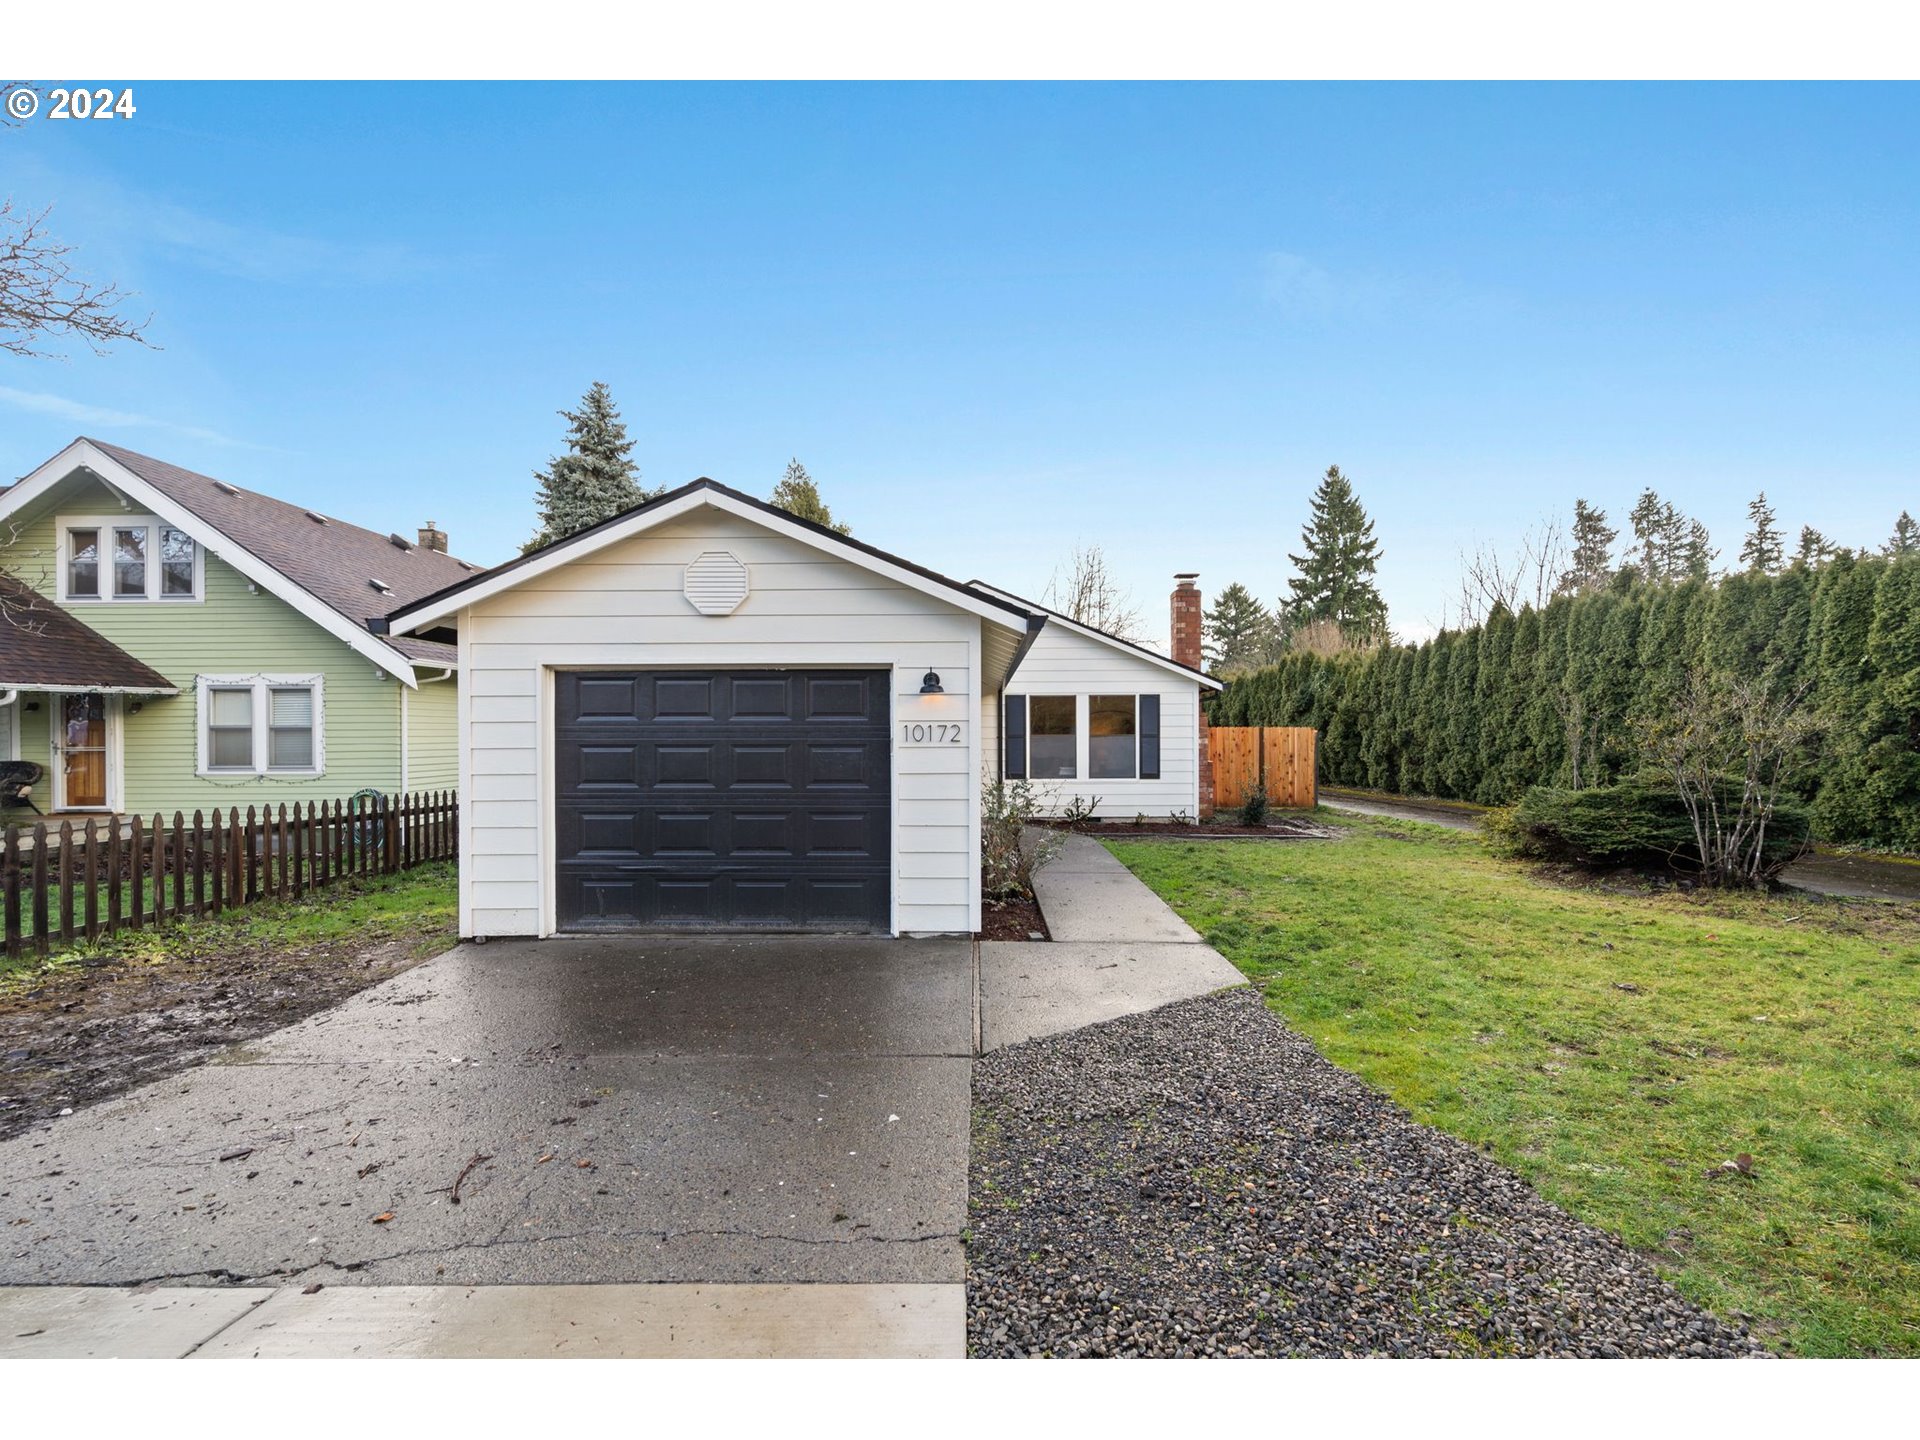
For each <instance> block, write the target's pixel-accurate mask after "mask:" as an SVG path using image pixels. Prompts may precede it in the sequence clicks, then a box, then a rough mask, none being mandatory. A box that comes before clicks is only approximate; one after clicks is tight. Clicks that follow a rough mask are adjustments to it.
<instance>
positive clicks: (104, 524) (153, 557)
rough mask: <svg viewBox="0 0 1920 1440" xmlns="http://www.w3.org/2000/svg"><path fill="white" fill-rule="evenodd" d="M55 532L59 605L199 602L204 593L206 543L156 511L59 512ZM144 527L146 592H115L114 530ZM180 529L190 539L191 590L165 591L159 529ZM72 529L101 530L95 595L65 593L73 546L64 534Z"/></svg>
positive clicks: (194, 603)
mask: <svg viewBox="0 0 1920 1440" xmlns="http://www.w3.org/2000/svg"><path fill="white" fill-rule="evenodd" d="M54 527H55V531H54V533H55V534H56V536H57V537H58V545H57V549H58V551H59V554H58V556H57V557H56V564H55V572H54V574H55V582H54V583H55V586H56V588H55V590H54V598H55V599H57V600H58V601H59V602H60V603H61V604H62V605H198V604H200V603H201V602H203V601H204V600H205V599H206V595H207V547H206V546H204V545H202V544H201V543H200V541H199V538H198V537H197V536H195V535H193V533H192V532H191V531H188V530H185V529H183V528H182V527H181V526H179V525H176V524H174V523H173V522H172V521H171V520H166V519H162V518H161V517H160V516H158V515H134V514H121V515H61V516H57V517H56V518H55V520H54ZM142 527H145V529H146V532H147V593H146V594H144V595H115V594H114V593H113V532H114V531H115V530H135V529H139V528H142ZM163 529H166V530H179V531H180V533H181V534H183V535H185V536H187V538H188V539H190V540H192V541H193V594H191V595H166V594H162V593H161V590H160V585H161V580H160V571H161V565H160V532H161V530H163ZM75 530H98V531H99V532H100V593H99V594H97V595H73V594H70V593H68V590H67V582H68V580H69V579H70V578H71V575H72V565H71V562H72V559H73V547H72V546H71V545H70V544H69V543H68V541H67V536H68V535H69V534H70V533H71V532H72V531H75Z"/></svg>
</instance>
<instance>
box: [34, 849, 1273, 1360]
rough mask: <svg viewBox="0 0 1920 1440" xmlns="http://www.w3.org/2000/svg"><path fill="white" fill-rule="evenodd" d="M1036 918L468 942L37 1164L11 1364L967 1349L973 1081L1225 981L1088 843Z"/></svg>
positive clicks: (133, 1100)
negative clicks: (1020, 924) (824, 932)
mask: <svg viewBox="0 0 1920 1440" xmlns="http://www.w3.org/2000/svg"><path fill="white" fill-rule="evenodd" d="M1039 890H1040V902H1041V906H1042V909H1043V910H1044V911H1045V913H1046V916H1047V922H1048V927H1049V929H1050V931H1051V932H1052V934H1053V936H1054V940H1053V943H1051V944H1042V943H1013V942H998V943H985V944H981V945H979V946H978V947H971V946H969V945H967V944H966V942H964V941H953V940H947V941H888V940H881V939H858V938H845V937H841V938H804V937H793V936H785V937H776V936H764V937H741V936H732V937H725V936H713V937H698V938H695V937H664V936H653V937H641V936H625V937H606V938H603V939H595V940H591V941H563V942H547V943H545V944H538V943H525V944H502V943H495V944H492V945H486V946H473V945H467V946H461V947H459V948H457V949H455V950H453V951H450V952H448V954H446V955H443V956H441V957H439V958H438V959H436V960H433V961H430V962H428V963H427V964H425V965H422V966H420V967H418V968H417V969H415V970H412V971H409V972H408V973H407V974H405V975H401V976H397V977H395V978H394V979H393V980H390V981H387V982H386V983H384V984H382V985H378V986H375V987H373V988H372V989H370V990H367V991H364V992H362V993H361V994H359V995H357V996H355V997H353V998H352V999H351V1000H349V1001H347V1002H346V1003H345V1004H343V1005H340V1006H337V1007H335V1008H334V1009H333V1010H330V1011H326V1012H323V1013H322V1014H319V1015H315V1016H313V1017H311V1018H309V1019H308V1020H306V1021H303V1022H302V1023H301V1024H299V1025H296V1026H293V1027H291V1028H289V1029H287V1030H283V1031H281V1032H279V1033H277V1034H275V1035H272V1036H269V1037H267V1038H266V1039H264V1040H260V1041H256V1042H253V1043H251V1044H249V1045H245V1046H237V1047H235V1048H234V1049H233V1050H232V1051H230V1052H227V1053H226V1054H224V1055H222V1056H221V1057H220V1058H219V1059H218V1060H216V1061H215V1062H213V1063H211V1064H208V1065H203V1066H199V1067H197V1068H195V1069H192V1070H188V1071H185V1072H182V1073H181V1074H178V1075H175V1076H171V1077H169V1078H168V1079H166V1080H163V1081H159V1082H157V1083H155V1084H153V1085H149V1086H146V1087H144V1088H142V1089H140V1090H136V1091H133V1092H132V1093H130V1094H127V1095H123V1096H120V1097H118V1098H116V1099H114V1100H109V1101H107V1102H105V1103H103V1104H101V1105H98V1106H94V1107H92V1108H90V1109H87V1110H83V1111H81V1112H80V1113H79V1114H77V1115H73V1116H70V1117H68V1118H66V1119H64V1120H59V1121H55V1122H54V1123H52V1124H51V1125H44V1126H41V1127H40V1128H38V1129H36V1130H33V1131H29V1132H28V1133H26V1134H24V1135H21V1136H19V1137H18V1138H17V1139H15V1140H12V1141H9V1142H7V1143H5V1144H4V1145H0V1223H4V1225H5V1227H6V1228H5V1229H4V1230H0V1234H3V1235H4V1236H5V1237H6V1238H5V1240H4V1241H0V1281H11V1282H13V1285H14V1287H15V1288H10V1289H9V1288H0V1357H8V1356H33V1355H42V1356H52V1355H66V1356H87V1355H99V1356H108V1355H114V1356H187V1355H192V1356H214V1355H236V1356H237V1355H263V1356H266V1355H288V1356H290V1355H332V1356H381V1355H385V1356H428V1355H467V1356H488V1357H492V1356H534V1355H550V1354H571V1355H608V1356H615V1355H618V1356H674V1355H721V1356H939V1355H958V1354H961V1353H963V1352H964V1348H965V1287H964V1284H963V1281H964V1278H965V1261H964V1254H963V1251H962V1248H961V1239H960V1231H961V1228H962V1226H963V1225H964V1222H965V1211H966V1155H967V1113H968V1103H969V1102H968V1075H969V1071H970V1060H971V1056H972V1055H973V1054H975V1053H978V1052H979V1051H980V1050H983V1049H997V1048H1000V1047H1002V1046H1006V1045H1011V1044H1014V1043H1016V1042H1018V1041H1021V1040H1026V1039H1030V1038H1033V1037H1036V1036H1043V1035H1052V1034H1058V1033H1060V1032H1063V1031H1067V1030H1073V1029H1077V1028H1079V1027H1080V1026H1083V1025H1090V1024H1094V1023H1096V1022H1099V1021H1103V1020H1111V1019H1116V1018H1118V1017H1120V1016H1124V1015H1129V1014H1133V1013H1136V1012H1139V1011H1143V1010H1150V1009H1155V1008H1157V1007H1159V1006H1162V1005H1166V1004H1170V1003H1172V1002H1174V1001H1176V1000H1183V999H1187V998H1190V997H1192V996H1196V995H1204V994H1208V993H1210V992H1212V991H1215V990H1219V989H1222V988H1225V987H1228V986H1234V985H1239V984H1242V983H1244V982H1243V980H1242V977H1241V975H1240V973H1239V971H1237V970H1236V969H1234V967H1233V966H1232V965H1230V964H1229V963H1228V962H1227V961H1226V960H1225V959H1223V958H1222V957H1221V956H1220V955H1219V954H1217V953H1216V952H1215V951H1214V950H1212V949H1211V948H1210V947H1208V946H1207V945H1206V944H1204V943H1203V942H1202V941H1201V939H1200V937H1199V936H1198V935H1197V934H1195V933H1194V931H1193V930H1192V929H1191V928H1190V927H1188V926H1187V925H1186V924H1185V923H1184V922H1182V921H1181V920H1180V918H1179V917H1178V916H1177V915H1175V914H1174V913H1173V912H1172V911H1171V910H1170V909H1168V907H1167V906H1166V905H1165V904H1164V903H1163V902H1162V901H1161V900H1160V899H1159V898H1158V897H1157V896H1155V895H1154V894H1153V893H1152V892H1151V891H1150V890H1148V889H1147V887H1146V886H1145V885H1144V884H1142V883H1141V882H1140V881H1139V880H1137V879H1136V878H1134V876H1133V875H1132V873H1131V872H1129V871H1128V870H1127V869H1126V868H1125V867H1124V866H1122V865H1121V864H1120V863H1119V862H1118V861H1117V860H1115V859H1114V858H1113V857H1112V856H1111V855H1109V854H1108V853H1107V852H1106V850H1105V849H1103V848H1102V847H1101V846H1100V845H1099V844H1098V843H1097V842H1095V841H1093V840H1091V839H1087V838H1085V837H1081V836H1070V837H1068V839H1067V841H1066V844H1065V846H1064V847H1063V849H1062V852H1061V854H1060V857H1059V859H1058V860H1057V861H1056V862H1055V863H1054V864H1053V865H1051V866H1049V867H1047V868H1046V869H1044V870H1043V871H1042V872H1041V875H1040V880H1039ZM970 962H971V963H970ZM970 971H971V975H970V974H969V972H970ZM456 1178H457V1179H459V1181H460V1186H461V1188H460V1191H459V1194H460V1199H459V1200H457V1201H456V1200H454V1199H453V1193H454V1192H453V1182H454V1181H455V1180H456ZM210 1281H211V1282H215V1283H212V1284H209V1283H208V1282H210ZM218 1282H225V1283H218ZM580 1282H591V1283H580ZM310 1286H312V1287H314V1288H313V1289H312V1293H308V1289H309V1287H310Z"/></svg>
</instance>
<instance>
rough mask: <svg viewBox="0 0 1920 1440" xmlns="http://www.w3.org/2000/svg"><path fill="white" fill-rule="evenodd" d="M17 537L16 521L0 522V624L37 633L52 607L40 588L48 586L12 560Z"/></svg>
mask: <svg viewBox="0 0 1920 1440" xmlns="http://www.w3.org/2000/svg"><path fill="white" fill-rule="evenodd" d="M19 539H20V527H19V525H18V524H16V523H14V522H12V521H9V522H7V523H6V524H5V525H0V626H11V627H13V628H14V629H15V630H24V631H26V632H27V633H28V634H30V635H38V634H40V633H42V632H43V631H44V630H45V629H46V628H47V615H48V613H49V612H50V611H52V610H53V608H54V604H53V602H52V601H51V600H49V599H47V597H46V596H45V595H44V594H42V593H41V591H43V590H47V589H51V588H52V587H51V585H49V584H48V583H47V581H46V580H45V579H43V578H41V577H39V576H33V575H25V574H21V573H20V566H19V565H18V563H17V562H16V561H15V559H14V547H15V545H16V544H17V543H18V542H19ZM41 568H42V569H43V570H44V569H45V568H46V567H45V566H42V567H41ZM36 580H39V588H38V589H36V588H35V583H34V582H35V581H36ZM0 643H4V642H0Z"/></svg>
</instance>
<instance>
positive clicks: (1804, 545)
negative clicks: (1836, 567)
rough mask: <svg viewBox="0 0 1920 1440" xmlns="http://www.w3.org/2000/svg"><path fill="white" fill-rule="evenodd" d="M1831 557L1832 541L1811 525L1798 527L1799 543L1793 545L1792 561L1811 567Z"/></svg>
mask: <svg viewBox="0 0 1920 1440" xmlns="http://www.w3.org/2000/svg"><path fill="white" fill-rule="evenodd" d="M1832 558H1833V542H1832V541H1831V540H1829V539H1827V537H1826V536H1824V535H1822V534H1821V533H1820V532H1819V531H1818V530H1816V529H1814V528H1813V526H1811V525H1802V526H1801V527H1800V543H1799V544H1798V545H1796V546H1795V547H1794V551H1793V562H1794V564H1796V565H1805V566H1807V567H1808V568H1809V569H1811V568H1812V567H1813V566H1815V565H1820V564H1823V563H1825V562H1826V561H1828V560H1831V559H1832Z"/></svg>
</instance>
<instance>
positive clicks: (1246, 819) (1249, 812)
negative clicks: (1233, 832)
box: [1240, 780, 1267, 825]
mask: <svg viewBox="0 0 1920 1440" xmlns="http://www.w3.org/2000/svg"><path fill="white" fill-rule="evenodd" d="M1240 823H1241V824H1242V825H1264V824H1266V823H1267V787H1266V786H1265V785H1262V784H1261V783H1260V782H1259V781H1258V780H1256V781H1254V782H1253V783H1252V784H1251V785H1249V786H1247V791H1246V794H1244V795H1242V796H1241V797H1240Z"/></svg>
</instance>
